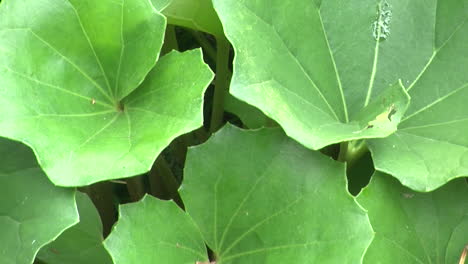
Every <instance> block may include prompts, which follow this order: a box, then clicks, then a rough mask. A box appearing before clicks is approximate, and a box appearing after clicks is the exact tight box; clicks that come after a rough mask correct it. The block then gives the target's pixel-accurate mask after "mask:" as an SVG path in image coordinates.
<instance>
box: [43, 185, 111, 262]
mask: <svg viewBox="0 0 468 264" xmlns="http://www.w3.org/2000/svg"><path fill="white" fill-rule="evenodd" d="M76 204H77V206H78V212H79V215H80V222H79V223H78V224H76V225H75V226H72V227H71V228H69V229H67V230H65V232H63V233H62V234H61V235H60V236H59V237H58V238H57V239H56V240H55V241H54V242H52V243H50V244H48V245H46V246H45V247H43V248H42V249H41V251H39V253H38V258H39V259H40V260H42V261H44V262H45V263H47V264H64V263H66V264H83V263H96V264H110V263H112V260H111V258H110V256H109V253H108V252H107V251H106V250H105V249H104V245H103V244H102V241H103V237H102V224H101V218H100V217H99V213H98V212H97V210H96V208H95V207H94V205H93V203H92V201H91V199H89V197H88V196H87V195H86V194H84V193H80V192H77V193H76Z"/></svg>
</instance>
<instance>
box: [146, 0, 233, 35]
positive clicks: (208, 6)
mask: <svg viewBox="0 0 468 264" xmlns="http://www.w3.org/2000/svg"><path fill="white" fill-rule="evenodd" d="M151 1H152V2H153V5H156V4H155V2H158V1H159V2H161V0H151ZM160 5H161V4H159V6H160ZM161 12H162V13H163V15H165V16H166V17H167V19H168V23H169V24H173V25H178V26H183V27H188V28H191V29H194V30H199V31H203V32H206V33H210V34H212V35H215V36H218V37H223V36H224V33H223V27H222V26H221V22H220V21H219V18H218V15H217V14H216V12H215V10H214V8H213V4H212V3H211V0H190V1H187V0H172V1H171V2H170V4H169V5H168V6H166V7H165V8H163V9H162V11H161Z"/></svg>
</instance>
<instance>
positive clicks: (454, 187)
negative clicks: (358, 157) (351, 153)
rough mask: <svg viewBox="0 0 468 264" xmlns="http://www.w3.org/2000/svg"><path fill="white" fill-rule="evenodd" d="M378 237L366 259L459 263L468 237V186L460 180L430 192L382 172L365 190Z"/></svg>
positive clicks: (365, 202)
mask: <svg viewBox="0 0 468 264" xmlns="http://www.w3.org/2000/svg"><path fill="white" fill-rule="evenodd" d="M358 201H359V203H360V204H361V205H362V206H363V207H364V208H366V209H367V211H368V213H369V218H370V220H371V224H372V227H373V229H374V230H375V238H374V240H373V242H372V244H371V245H370V247H369V249H368V250H367V253H366V255H365V258H364V263H369V264H371V263H372V264H374V263H381V264H385V263H405V264H411V263H415V264H416V263H418V264H421V263H440V264H443V263H447V264H448V263H458V259H459V257H460V254H461V252H462V250H463V248H464V246H465V245H466V244H467V243H468V240H467V236H466V234H467V233H468V186H467V183H466V181H465V180H461V179H460V180H455V181H452V182H450V183H448V184H447V185H445V186H443V187H441V188H440V189H438V190H435V191H433V192H430V193H418V192H414V191H412V190H410V189H408V188H405V187H403V186H402V185H401V184H400V183H399V182H398V181H397V180H396V179H394V178H392V177H390V176H389V175H385V174H383V173H376V174H375V175H374V176H373V178H372V181H371V184H370V185H369V186H368V187H367V188H366V189H365V190H364V191H363V192H362V193H361V194H360V195H359V197H358Z"/></svg>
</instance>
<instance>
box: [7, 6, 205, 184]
mask: <svg viewBox="0 0 468 264" xmlns="http://www.w3.org/2000/svg"><path fill="white" fill-rule="evenodd" d="M165 24H166V22H165V18H164V17H163V16H162V15H161V14H159V13H158V12H157V11H156V10H155V9H154V8H153V7H152V6H151V4H150V2H149V1H145V0H121V1H114V0H103V1H98V2H96V1H91V0H85V1H82V0H80V1H77V0H69V1H66V0H60V1H52V0H39V1H36V0H34V1H32V0H28V1H5V2H4V3H2V5H1V6H0V35H1V36H0V95H1V96H0V112H1V113H2V116H4V118H2V119H0V131H1V132H0V133H1V135H2V136H5V137H8V138H13V139H17V140H20V141H22V142H24V143H26V144H27V145H29V146H31V148H32V149H33V150H34V151H35V153H36V156H37V158H38V160H39V163H40V165H41V166H42V168H43V169H44V170H45V171H46V173H47V175H48V176H49V178H50V179H51V180H52V181H53V182H54V183H55V184H57V185H62V186H82V185H88V184H91V183H93V182H97V181H102V180H107V179H115V178H122V177H129V176H133V175H137V174H141V173H144V172H146V171H148V170H149V168H150V167H151V165H152V163H153V161H154V159H155V157H156V156H157V155H158V154H159V153H160V152H161V150H162V149H164V148H165V147H166V146H167V145H168V144H169V142H170V141H171V140H172V139H174V138H175V137H177V136H178V135H181V134H184V133H187V132H189V131H191V130H193V129H196V128H198V127H200V126H201V125H202V102H203V93H204V90H205V89H206V87H207V86H208V83H209V82H210V81H211V79H212V73H211V71H210V70H209V68H208V67H207V66H206V65H205V64H204V63H203V61H202V59H201V52H200V51H190V52H187V53H184V54H179V53H175V52H174V53H171V54H169V55H167V56H164V58H162V59H161V60H160V61H159V62H158V65H157V66H156V67H155V68H153V66H154V65H155V63H156V60H157V58H158V53H159V50H160V48H161V44H162V39H163V34H164V30H165ZM18 47H20V48H18ZM145 77H146V79H145ZM144 79H145V81H143V80H144ZM137 88H138V89H137Z"/></svg>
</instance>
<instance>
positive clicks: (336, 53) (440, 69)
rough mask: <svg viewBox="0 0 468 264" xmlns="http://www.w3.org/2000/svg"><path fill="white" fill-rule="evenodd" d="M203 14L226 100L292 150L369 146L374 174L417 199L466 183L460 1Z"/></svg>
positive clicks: (245, 6) (248, 6) (467, 34)
mask: <svg viewBox="0 0 468 264" xmlns="http://www.w3.org/2000/svg"><path fill="white" fill-rule="evenodd" d="M214 6H215V9H216V11H217V12H218V15H219V17H220V19H221V22H222V24H223V26H224V30H225V32H226V35H227V37H228V39H229V40H230V41H231V43H232V44H233V46H234V49H235V52H236V57H235V61H234V72H233V79H232V82H231V88H230V92H231V94H232V95H234V96H235V97H237V98H239V99H240V100H243V101H245V102H247V103H249V104H251V105H253V106H255V107H257V108H259V109H260V110H262V111H263V112H264V113H265V114H266V115H267V116H269V117H270V118H272V119H274V120H275V121H277V122H278V123H279V124H280V125H281V126H282V127H283V128H284V130H285V131H286V133H287V134H288V135H289V136H291V137H292V138H294V139H295V140H297V141H298V142H300V143H301V144H303V145H305V146H306V147H309V148H312V149H320V148H322V147H324V146H327V145H330V144H334V143H339V142H343V141H352V140H358V139H369V140H367V141H368V145H369V146H370V149H371V151H372V155H373V157H374V161H375V166H376V168H377V169H378V170H381V171H383V172H386V173H389V174H391V175H393V176H395V177H397V178H398V179H399V180H400V181H401V182H402V183H403V184H404V185H406V186H408V187H410V188H413V189H416V190H421V191H430V190H434V189H435V188H437V187H439V186H441V185H443V184H444V183H446V182H447V181H449V180H450V179H452V178H455V177H460V176H464V175H468V158H467V157H468V154H467V153H468V141H467V137H466V135H465V134H466V133H465V131H466V130H467V129H468V121H467V120H468V104H466V100H465V99H466V98H467V96H468V94H467V93H468V74H466V68H467V67H468V56H467V55H466V54H467V45H466V43H467V42H468V23H467V21H468V3H467V1H465V0H461V1H459V0H447V1H437V0H430V1H405V0H362V1H345V0H327V1H302V0H292V1H281V0H257V1H249V0H214ZM398 80H400V86H401V87H400V89H402V91H400V96H399V97H393V98H392V97H389V95H392V94H395V93H391V92H389V91H391V90H392V87H395V84H396V83H398V82H399V81H398ZM403 87H404V88H403ZM393 89H395V88H393ZM403 90H405V91H403ZM405 93H407V94H406V95H405ZM409 97H411V103H409ZM371 105H374V106H373V107H370V106H371ZM376 106H378V107H376ZM366 109H367V110H366ZM371 109H373V111H371ZM385 117H387V118H385ZM394 117H395V119H394ZM397 127H398V129H397ZM387 137H388V138H387Z"/></svg>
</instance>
